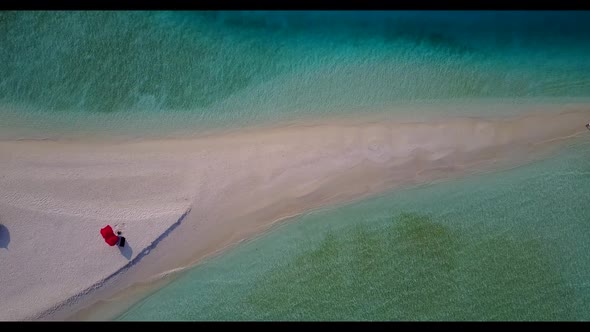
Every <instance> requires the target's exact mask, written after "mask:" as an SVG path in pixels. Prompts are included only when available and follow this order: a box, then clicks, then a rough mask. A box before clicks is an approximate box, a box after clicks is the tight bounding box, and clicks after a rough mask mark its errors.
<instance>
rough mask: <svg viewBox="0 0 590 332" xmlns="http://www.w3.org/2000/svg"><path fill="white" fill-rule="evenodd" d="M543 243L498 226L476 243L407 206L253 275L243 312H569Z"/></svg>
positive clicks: (370, 315) (484, 316) (535, 315)
mask: <svg viewBox="0 0 590 332" xmlns="http://www.w3.org/2000/svg"><path fill="white" fill-rule="evenodd" d="M544 249H546V248H544V246H543V243H542V242H541V241H538V240H534V239H530V240H523V239H521V240H515V239H510V238H509V237H502V236H501V235H495V236H492V237H490V238H488V239H485V240H483V241H481V242H479V241H478V242H477V243H476V244H472V241H471V240H470V239H469V238H466V237H465V235H463V234H461V233H460V232H457V231H456V230H453V229H452V228H449V227H446V226H444V225H442V224H439V223H436V222H435V221H433V219H432V218H430V217H428V216H425V215H421V214H416V213H403V214H401V215H399V216H396V217H393V218H391V220H390V222H389V223H383V224H377V225H374V224H371V223H368V224H365V223H364V224H357V225H355V226H354V227H352V228H350V229H349V230H347V231H346V232H339V233H337V234H334V233H328V234H327V235H326V236H325V238H324V239H323V240H322V241H321V242H320V244H319V245H318V246H317V247H316V248H314V249H312V250H309V251H306V252H304V253H302V254H300V255H298V256H297V257H295V258H293V259H292V260H290V261H289V263H287V264H285V265H280V266H278V267H276V268H275V269H273V271H271V272H269V273H266V274H265V275H264V277H263V278H261V279H260V280H259V281H257V283H256V284H255V285H253V287H252V289H253V290H252V291H251V292H249V293H248V294H247V295H246V296H245V298H244V299H243V301H244V304H245V305H247V306H248V307H250V310H248V311H247V312H246V315H238V317H237V319H267V320H315V319H317V320H416V319H418V320H495V319H497V320H538V319H541V320H544V319H547V320H554V319H572V318H574V316H573V315H572V314H570V313H571V312H572V311H570V309H571V308H569V306H571V305H573V304H574V303H575V302H576V301H575V299H576V297H575V294H574V291H573V289H571V288H570V287H568V285H567V284H566V283H565V282H564V280H562V278H561V277H560V274H559V273H558V271H557V270H556V269H555V267H554V266H553V265H552V264H551V262H550V261H549V260H548V259H547V258H546V257H545V256H544V251H545V250H544ZM532 285H534V286H532ZM539 287H542V288H543V289H544V291H543V292H542V293H540V292H539ZM335 294H338V296H334V295H335ZM564 304H565V305H564ZM568 304H569V305H568ZM556 308H557V310H556ZM248 313H249V314H248ZM254 313H258V315H254V316H252V315H250V314H254ZM263 313H265V314H263ZM234 315H235V313H233V315H232V313H229V312H224V311H223V310H221V311H220V312H218V314H216V315H214V316H213V317H210V318H212V319H220V320H223V319H227V318H228V317H232V316H234Z"/></svg>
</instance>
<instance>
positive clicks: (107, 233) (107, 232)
mask: <svg viewBox="0 0 590 332" xmlns="http://www.w3.org/2000/svg"><path fill="white" fill-rule="evenodd" d="M100 235H102V238H103V239H104V242H106V243H108V244H109V246H111V247H112V246H114V245H115V244H117V242H118V241H119V237H118V236H117V235H115V233H114V232H113V229H112V228H111V226H110V225H106V226H105V227H104V228H101V229H100Z"/></svg>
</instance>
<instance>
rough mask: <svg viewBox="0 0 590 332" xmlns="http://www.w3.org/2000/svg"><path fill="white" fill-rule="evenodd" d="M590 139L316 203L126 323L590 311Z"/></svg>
mask: <svg viewBox="0 0 590 332" xmlns="http://www.w3.org/2000/svg"><path fill="white" fill-rule="evenodd" d="M589 142H590V141H588V139H586V138H584V139H583V140H581V141H578V142H577V143H576V144H571V145H570V146H568V147H567V148H564V150H563V151H562V152H560V153H559V154H558V155H557V156H555V157H553V158H551V159H547V160H544V161H541V162H538V163H534V164H531V165H527V166H523V167H519V168H515V169H512V170H508V171H502V172H498V173H491V174H484V175H477V176H473V177H469V178H465V179H461V180H458V181H449V182H446V183H438V184H433V185H425V186H422V187H419V188H415V189H410V190H404V191H399V192H395V193H390V194H386V195H383V196H381V197H378V198H373V199H368V200H365V201H362V202H358V203H354V204H351V205H346V206H340V207H334V208H329V209H325V210H322V211H318V212H314V213H311V214H309V215H306V216H304V217H302V218H298V219H297V220H296V221H291V222H288V223H285V224H283V225H281V226H278V227H275V228H274V229H273V230H272V231H270V232H269V233H267V234H265V235H263V236H261V237H259V238H258V239H255V240H253V241H250V242H248V243H246V244H243V245H240V246H238V247H236V248H234V249H232V250H230V251H229V252H227V253H225V254H223V255H221V256H218V257H216V258H213V259H211V260H209V261H207V262H204V263H203V264H201V265H198V266H197V267H195V268H193V269H192V270H190V271H189V272H188V273H186V274H185V275H183V276H181V277H180V278H179V279H177V280H176V281H174V282H173V283H172V284H170V285H168V286H166V287H164V288H163V289H160V290H159V291H157V292H155V293H153V294H152V295H151V296H149V297H147V298H146V299H144V300H143V301H141V302H140V303H138V304H136V305H135V306H134V307H132V308H131V309H129V310H128V311H127V312H125V313H124V314H122V315H121V316H119V317H118V318H117V319H118V320H588V319H590V310H589V306H588V303H590V284H589V283H588V275H590V259H588V250H589V249H590V245H589V242H588V234H589V232H590V223H589V222H588V220H590V212H589V211H588V210H587V208H586V207H587V197H588V188H589V186H590V158H589V157H588V156H589V155H590V144H589Z"/></svg>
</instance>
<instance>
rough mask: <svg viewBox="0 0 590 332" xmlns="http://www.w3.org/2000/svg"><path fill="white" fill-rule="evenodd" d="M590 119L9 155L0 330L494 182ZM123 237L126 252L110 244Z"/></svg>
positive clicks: (36, 144) (302, 130) (29, 150)
mask: <svg viewBox="0 0 590 332" xmlns="http://www.w3.org/2000/svg"><path fill="white" fill-rule="evenodd" d="M588 120H590V106H586V107H583V106H578V107H577V108H575V109H568V110H555V111H554V112H547V113H530V114H527V115H523V116H519V117H516V118H512V119H507V118H502V119H497V120H493V119H485V120H483V119H477V118H467V117H460V118H450V119H446V120H441V119H437V120H436V121H433V122H426V121H425V122H395V121H387V122H375V123H371V122H366V121H363V120H362V119H359V120H358V121H357V123H353V122H351V121H345V122H338V121H336V120H335V121H333V122H332V123H330V124H327V123H325V121H324V122H323V123H322V124H313V123H310V124H309V125H305V126H304V125H298V126H288V127H276V128H265V129H259V130H243V131H234V132H230V133H224V134H222V135H210V136H207V137H199V138H193V139H161V140H145V141H137V142H121V143H113V142H109V143H104V144H103V143H100V142H84V141H82V140H80V141H75V142H57V141H47V140H46V141H26V140H19V141H0V224H1V225H3V228H2V231H3V232H4V234H2V237H1V239H2V240H1V242H0V262H1V265H2V268H1V269H0V282H1V285H2V286H1V287H0V299H1V300H0V320H35V319H65V318H67V317H68V316H69V315H71V314H72V313H73V312H75V311H76V310H79V309H81V308H84V307H86V306H88V305H91V304H93V303H96V302H97V301H100V300H104V299H108V298H109V297H112V296H114V295H115V294H116V293H117V292H121V291H123V290H125V289H126V288H128V287H130V286H132V285H134V284H137V283H139V282H145V281H148V280H153V279H154V278H156V279H157V278H158V277H159V276H162V275H165V274H166V273H167V272H169V271H172V270H175V269H178V268H180V267H185V266H190V265H192V264H194V263H196V262H198V261H199V260H200V259H202V258H203V257H206V256H207V255H210V254H211V253H214V252H218V251H219V250H220V249H222V248H226V247H228V246H230V245H232V244H235V243H238V242H239V241H241V240H243V239H248V238H250V237H252V236H254V235H256V234H259V233H260V232H262V231H264V230H266V229H267V228H268V227H269V226H270V225H272V224H273V222H276V221H277V220H281V219H285V218H288V217H291V216H296V215H298V214H301V213H304V212H306V211H309V210H312V209H315V208H319V207H322V206H325V205H328V204H334V203H341V202H347V201H350V200H354V199H359V198H363V197H366V196H368V195H372V194H375V193H380V192H383V191H386V190H390V189H394V188H396V187H399V186H406V185H413V184H418V183H424V182H429V181H435V180H440V179H445V178H449V177H453V176H461V175H464V174H468V173H470V172H473V171H478V170H492V169H496V168H499V167H506V166H509V165H514V164H517V163H521V162H526V161H527V160H530V159H532V158H534V156H537V155H540V154H543V153H548V152H549V151H551V148H558V147H559V144H560V143H563V142H565V141H567V140H568V139H570V138H573V137H579V136H581V135H583V134H587V129H586V128H585V127H584V125H585V124H586V123H587V122H588ZM107 224H109V225H111V226H113V227H114V228H115V229H120V230H122V231H123V235H124V236H125V237H126V239H127V244H128V245H127V246H126V247H125V248H122V249H120V248H118V247H110V246H108V245H107V244H106V243H105V242H104V241H103V239H102V237H101V236H100V233H99V230H100V228H102V227H104V226H105V225H107Z"/></svg>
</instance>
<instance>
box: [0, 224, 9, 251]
mask: <svg viewBox="0 0 590 332" xmlns="http://www.w3.org/2000/svg"><path fill="white" fill-rule="evenodd" d="M9 243H10V232H9V231H8V228H6V226H4V225H2V224H0V248H6V249H8V244H9Z"/></svg>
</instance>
